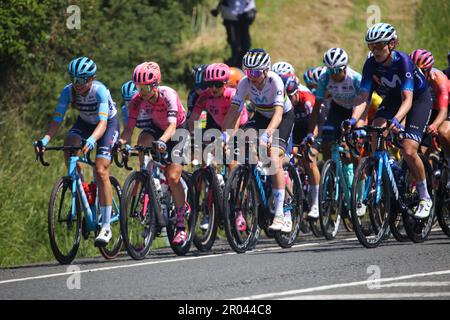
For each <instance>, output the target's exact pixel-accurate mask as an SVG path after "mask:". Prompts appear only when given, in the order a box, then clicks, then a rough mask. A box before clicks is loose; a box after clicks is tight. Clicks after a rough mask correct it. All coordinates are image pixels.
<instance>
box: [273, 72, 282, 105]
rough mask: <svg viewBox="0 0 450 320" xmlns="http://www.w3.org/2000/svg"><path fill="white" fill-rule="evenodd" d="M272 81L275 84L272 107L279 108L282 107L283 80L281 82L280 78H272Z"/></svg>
mask: <svg viewBox="0 0 450 320" xmlns="http://www.w3.org/2000/svg"><path fill="white" fill-rule="evenodd" d="M273 81H274V83H275V88H276V90H274V92H273V95H274V96H273V97H272V101H273V106H274V107H275V106H280V107H284V101H285V100H284V98H285V95H284V84H283V80H281V78H280V77H279V76H275V77H273Z"/></svg>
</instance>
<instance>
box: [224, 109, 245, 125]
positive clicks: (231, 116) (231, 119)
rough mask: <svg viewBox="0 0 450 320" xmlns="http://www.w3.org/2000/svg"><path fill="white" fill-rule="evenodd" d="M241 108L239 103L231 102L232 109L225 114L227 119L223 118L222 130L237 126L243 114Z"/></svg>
mask: <svg viewBox="0 0 450 320" xmlns="http://www.w3.org/2000/svg"><path fill="white" fill-rule="evenodd" d="M244 108H245V107H244ZM239 109H240V107H239V106H238V105H236V104H231V106H230V109H229V110H228V113H227V115H226V116H225V119H224V120H223V127H222V131H225V130H227V129H233V128H235V126H236V122H237V120H238V119H239V116H240V115H241V112H240V111H239Z"/></svg>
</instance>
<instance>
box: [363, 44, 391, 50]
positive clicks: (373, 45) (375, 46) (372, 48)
mask: <svg viewBox="0 0 450 320" xmlns="http://www.w3.org/2000/svg"><path fill="white" fill-rule="evenodd" d="M387 44H388V43H387V42H377V43H369V44H368V45H367V47H368V48H369V50H370V51H372V52H373V51H374V50H375V49H376V50H378V51H381V50H383V48H384V47H385V46H386V45H387Z"/></svg>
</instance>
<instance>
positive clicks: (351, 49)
mask: <svg viewBox="0 0 450 320" xmlns="http://www.w3.org/2000/svg"><path fill="white" fill-rule="evenodd" d="M256 3H257V8H258V14H257V18H256V21H255V23H254V24H253V25H252V26H251V29H250V30H251V34H252V39H253V47H257V46H261V47H264V48H266V49H267V50H268V51H269V52H270V53H271V56H272V60H273V62H276V61H277V60H281V59H286V60H287V61H289V62H291V63H292V64H293V65H294V67H296V70H297V73H298V74H302V73H303V70H304V68H306V67H308V66H311V65H314V64H320V63H321V60H322V55H323V53H324V51H325V50H327V49H328V48H330V47H331V46H342V47H343V48H345V49H346V50H347V51H348V53H349V55H350V61H351V65H352V67H353V68H354V69H355V70H358V71H360V70H361V68H362V63H363V61H364V59H365V56H366V55H367V47H366V46H365V44H364V41H363V39H364V35H365V31H366V29H367V27H366V18H367V13H366V9H367V6H368V5H369V4H378V5H379V6H380V8H381V11H382V21H386V22H390V23H392V24H393V25H394V26H395V27H396V28H397V29H398V34H399V37H400V48H399V49H400V50H404V51H406V52H409V51H410V50H412V49H414V48H418V47H423V48H426V49H429V50H431V51H432V52H433V54H434V56H435V59H436V66H437V67H438V68H443V67H445V66H446V54H447V51H448V50H450V41H449V37H448V25H449V24H448V17H449V16H450V2H449V1H447V0H422V1H417V0H415V1H414V2H411V0H401V1H392V0H391V1H388V0H380V1H376V3H373V2H372V1H368V0H353V1H350V0H343V1H338V0H320V1H319V0H318V1H313V2H311V1H300V0H283V1H273V0H257V1H256ZM198 33H199V35H198V38H197V39H194V40H192V41H190V43H186V44H185V46H183V48H180V50H179V52H177V54H179V55H181V56H183V55H191V54H195V58H196V60H198V62H199V63H200V62H210V59H211V60H213V61H216V60H217V61H220V60H221V59H223V58H224V57H225V56H226V55H227V54H228V51H227V50H228V49H227V47H226V41H225V39H224V37H225V32H224V28H223V26H222V24H221V20H220V18H219V19H217V20H215V21H214V20H210V21H209V22H208V23H206V24H205V27H204V28H203V29H202V30H200V31H198ZM155 59H156V60H157V57H155ZM202 59H203V60H202ZM105 83H108V81H105ZM175 87H176V88H177V90H180V91H181V92H180V96H181V98H182V101H183V102H185V101H186V96H187V91H188V89H187V88H186V87H185V86H184V85H183V84H178V85H176V86H175ZM25 89H26V88H25ZM118 98H119V97H115V100H116V101H120V99H118ZM56 99H57V97H55V101H54V102H55V103H56ZM26 107H27V106H26V105H25V106H24V108H21V110H27V108H26ZM51 111H52V110H51ZM43 112H49V111H48V110H43ZM49 114H51V112H49ZM25 116H27V117H30V114H17V113H11V114H6V115H4V116H3V117H2V118H1V119H0V154H1V155H2V158H1V161H2V162H1V165H0V181H1V183H0V230H2V232H1V233H0V267H5V266H13V265H20V264H28V263H35V262H43V261H53V260H54V258H53V255H52V253H51V250H50V245H49V240H48V235H47V207H48V199H49V195H50V191H51V189H52V186H53V183H54V182H55V181H56V179H57V178H58V177H59V176H61V175H65V174H66V169H65V166H64V164H63V160H62V159H63V157H62V154H56V153H53V154H52V153H48V155H47V158H48V160H49V161H50V162H51V166H50V167H48V168H44V167H42V166H41V165H39V164H38V163H37V162H35V160H34V152H33V147H32V142H33V141H34V140H35V139H37V138H40V137H41V136H42V134H43V133H44V132H43V130H45V128H40V127H39V128H37V127H27V126H25V125H24V124H23V123H26V122H25V121H23V119H24V117H25ZM31 116H33V115H31ZM75 117H76V113H75V112H73V111H71V112H70V114H69V115H68V117H67V119H66V120H65V124H64V125H65V127H64V128H62V129H61V131H60V133H59V135H58V137H57V138H56V140H54V141H52V144H60V143H62V139H63V136H64V132H67V130H68V128H69V127H70V125H71V124H73V122H74V120H75ZM48 121H50V116H49V117H48ZM28 123H30V122H28ZM136 131H137V130H136ZM112 174H114V175H116V176H117V177H118V178H119V181H121V182H123V181H124V180H125V177H126V175H127V172H126V171H124V170H119V169H118V168H116V167H114V166H113V167H112ZM81 243H82V245H81V247H80V251H79V253H78V255H77V258H80V257H83V256H93V255H98V254H99V253H98V250H97V249H95V248H94V247H93V241H92V240H91V239H90V240H89V241H83V240H82V242H81ZM161 245H163V239H157V243H156V245H155V246H156V247H158V246H161Z"/></svg>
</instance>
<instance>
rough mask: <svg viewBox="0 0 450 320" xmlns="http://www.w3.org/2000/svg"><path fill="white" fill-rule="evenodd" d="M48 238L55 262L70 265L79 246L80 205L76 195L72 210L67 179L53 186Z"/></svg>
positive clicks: (60, 180)
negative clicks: (73, 211)
mask: <svg viewBox="0 0 450 320" xmlns="http://www.w3.org/2000/svg"><path fill="white" fill-rule="evenodd" d="M73 209H74V210H75V215H74V216H72V210H73ZM48 236H49V239H50V246H51V248H52V252H53V255H54V256H55V258H56V260H58V262H59V263H61V264H70V263H71V262H72V261H73V259H75V256H76V255H77V251H78V247H79V246H80V240H81V203H80V200H79V197H78V194H77V196H76V199H75V208H73V205H72V179H71V178H69V177H61V178H59V179H58V181H57V182H56V183H55V185H54V186H53V190H52V193H51V195H50V202H49V206H48Z"/></svg>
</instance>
